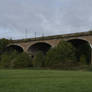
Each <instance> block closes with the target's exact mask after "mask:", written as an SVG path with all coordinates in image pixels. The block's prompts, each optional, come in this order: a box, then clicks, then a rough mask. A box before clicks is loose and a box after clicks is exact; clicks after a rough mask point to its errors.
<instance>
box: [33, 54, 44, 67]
mask: <svg viewBox="0 0 92 92" xmlns="http://www.w3.org/2000/svg"><path fill="white" fill-rule="evenodd" d="M44 63H45V56H44V54H43V53H42V52H38V53H37V54H36V55H35V56H34V58H33V61H32V64H33V66H34V67H43V66H44Z"/></svg>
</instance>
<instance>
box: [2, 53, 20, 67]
mask: <svg viewBox="0 0 92 92" xmlns="http://www.w3.org/2000/svg"><path fill="white" fill-rule="evenodd" d="M17 54H18V53H17V52H16V51H14V52H12V53H8V52H5V53H3V54H2V55H1V61H0V67H2V68H10V67H11V62H12V60H13V59H14V58H15V57H17Z"/></svg>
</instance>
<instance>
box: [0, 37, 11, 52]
mask: <svg viewBox="0 0 92 92" xmlns="http://www.w3.org/2000/svg"><path fill="white" fill-rule="evenodd" d="M9 42H10V41H9V40H7V39H5V38H3V39H0V54H2V53H3V52H4V51H5V48H6V46H7V45H8V44H9Z"/></svg>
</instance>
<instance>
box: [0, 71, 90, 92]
mask: <svg viewBox="0 0 92 92" xmlns="http://www.w3.org/2000/svg"><path fill="white" fill-rule="evenodd" d="M0 92H92V72H83V71H55V70H0Z"/></svg>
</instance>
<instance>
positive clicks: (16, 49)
mask: <svg viewBox="0 0 92 92" xmlns="http://www.w3.org/2000/svg"><path fill="white" fill-rule="evenodd" d="M6 51H7V52H13V51H17V52H19V53H22V52H23V51H24V50H23V48H22V47H20V46H18V45H10V46H8V47H7V48H6Z"/></svg>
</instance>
